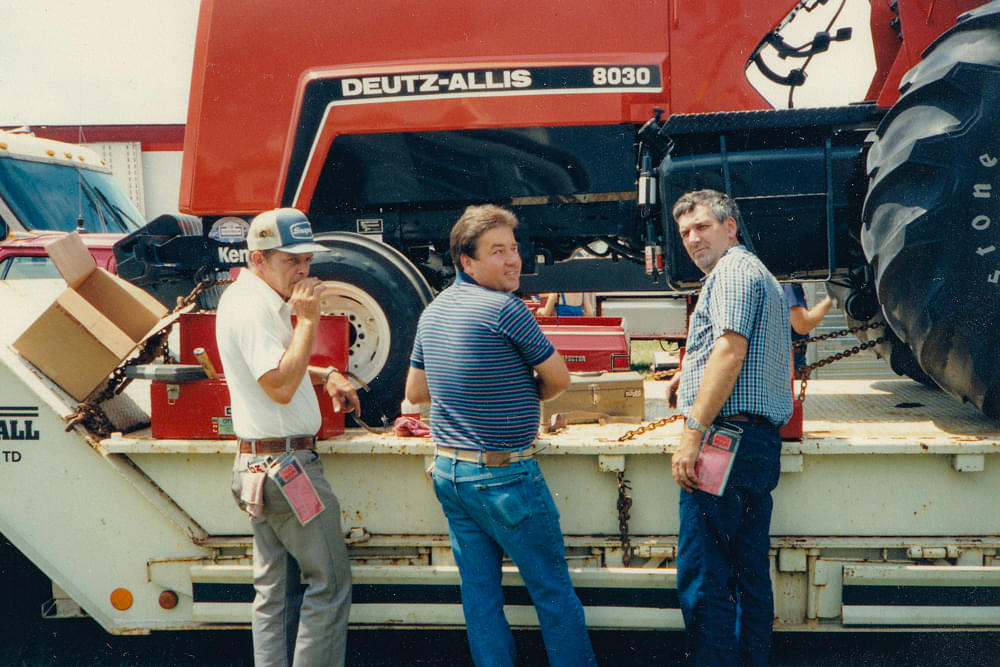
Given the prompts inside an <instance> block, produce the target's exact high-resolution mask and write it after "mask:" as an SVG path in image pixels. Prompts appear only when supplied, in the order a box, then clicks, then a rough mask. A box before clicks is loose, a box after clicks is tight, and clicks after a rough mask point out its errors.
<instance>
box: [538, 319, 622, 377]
mask: <svg viewBox="0 0 1000 667" xmlns="http://www.w3.org/2000/svg"><path fill="white" fill-rule="evenodd" d="M538 324H539V325H540V326H541V328H542V332H543V333H544V334H545V335H546V336H547V337H548V339H549V340H550V341H552V344H553V345H554V346H555V348H556V350H557V351H558V352H559V354H561V355H562V357H563V359H564V360H565V361H566V367H567V368H569V370H570V371H574V372H581V371H628V370H631V368H632V357H631V354H630V352H629V341H628V336H626V335H625V327H624V326H623V324H622V318H620V317H572V318H567V317H560V318H556V317H539V318H538Z"/></svg>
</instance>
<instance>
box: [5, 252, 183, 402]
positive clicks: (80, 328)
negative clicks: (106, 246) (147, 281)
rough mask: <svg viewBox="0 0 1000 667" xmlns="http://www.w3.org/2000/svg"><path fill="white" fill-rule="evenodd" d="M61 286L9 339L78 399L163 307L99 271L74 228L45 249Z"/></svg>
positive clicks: (102, 378) (163, 311)
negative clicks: (51, 300) (61, 280)
mask: <svg viewBox="0 0 1000 667" xmlns="http://www.w3.org/2000/svg"><path fill="white" fill-rule="evenodd" d="M46 248H47V250H48V252H49V256H50V257H51V258H52V262H53V263H54V264H55V265H56V268H57V269H59V273H61V274H62V276H63V278H64V279H65V280H66V283H67V288H66V290H65V291H64V292H63V293H62V294H60V295H59V296H58V297H57V298H56V300H55V302H54V303H53V304H52V305H51V306H49V307H48V308H47V309H46V310H45V312H43V313H42V314H41V315H40V316H39V317H38V318H37V319H36V320H35V321H34V322H33V323H32V324H31V325H30V326H29V327H28V328H27V329H26V330H25V331H24V333H22V334H21V336H20V337H19V338H18V339H17V340H16V341H14V345H13V347H14V349H15V350H17V351H18V352H19V353H20V354H21V356H23V357H24V358H25V359H27V360H28V361H30V362H31V363H32V364H34V365H35V366H36V367H37V368H38V370H40V371H41V372H42V373H44V374H45V375H47V376H48V377H49V378H50V379H51V380H52V381H53V382H55V383H56V384H57V385H59V386H60V387H62V388H63V389H64V390H65V391H66V393H67V394H69V395H70V396H72V397H73V398H74V399H76V400H78V401H82V400H84V399H85V398H87V396H88V395H90V394H91V393H92V392H93V391H94V390H95V389H97V388H98V387H99V386H100V385H101V384H102V383H103V382H104V381H105V380H106V379H107V378H108V376H109V375H110V374H111V372H112V371H113V370H114V369H115V368H116V367H117V366H118V364H120V363H121V362H122V361H123V360H124V359H125V358H127V357H128V356H129V354H131V353H132V351H133V350H134V349H135V348H136V346H137V345H138V344H139V343H141V342H142V341H143V340H144V339H145V337H146V336H148V335H149V334H150V333H152V332H153V331H155V330H157V328H158V327H157V325H158V324H159V323H160V320H161V319H162V318H163V317H164V315H166V314H167V309H166V308H164V307H163V305H162V304H161V303H160V302H159V301H157V300H156V299H154V298H153V297H152V296H150V295H149V294H148V293H146V292H145V291H143V290H142V289H140V288H138V287H136V286H135V285H132V284H131V283H129V282H127V281H125V280H122V279H121V278H119V277H118V276H115V275H112V274H111V273H108V272H107V271H105V270H104V269H100V268H98V267H97V265H96V264H95V263H94V258H93V257H92V256H91V254H90V252H89V251H88V250H87V247H86V246H85V245H84V244H83V241H81V240H80V237H79V234H77V233H76V232H74V233H72V234H67V235H66V236H65V237H63V238H61V239H59V240H57V241H53V242H52V243H50V244H48V246H47V247H46Z"/></svg>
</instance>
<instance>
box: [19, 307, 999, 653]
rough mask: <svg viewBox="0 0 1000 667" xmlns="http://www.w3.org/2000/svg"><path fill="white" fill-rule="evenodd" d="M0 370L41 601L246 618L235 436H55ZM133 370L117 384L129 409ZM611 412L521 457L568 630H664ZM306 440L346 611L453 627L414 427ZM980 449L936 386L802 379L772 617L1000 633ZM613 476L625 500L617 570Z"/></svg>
mask: <svg viewBox="0 0 1000 667" xmlns="http://www.w3.org/2000/svg"><path fill="white" fill-rule="evenodd" d="M25 316H27V315H25ZM0 376H2V377H0V393H2V395H3V397H2V400H0V404H2V405H4V406H7V407H8V408H9V409H10V410H9V413H10V414H13V415H14V416H10V414H9V415H7V416H6V426H7V429H6V430H7V436H8V438H7V439H8V441H7V442H4V443H3V444H4V446H5V449H4V451H5V453H4V454H3V455H2V456H3V457H5V459H4V462H3V464H2V465H0V497H2V500H3V502H2V503H0V531H2V532H3V534H4V535H5V536H7V538H8V539H9V540H10V541H11V542H12V543H13V544H14V545H15V546H17V547H18V548H19V549H20V550H21V551H22V552H23V553H24V554H25V555H26V556H28V558H29V559H31V560H32V561H33V562H34V563H35V564H36V565H37V566H38V567H39V568H40V569H41V570H42V571H43V572H44V573H45V574H46V575H47V576H49V577H50V578H51V579H52V581H53V599H52V600H51V601H50V604H49V605H48V606H47V607H46V614H47V615H48V616H52V617H68V616H76V615H80V614H88V615H90V616H93V617H94V618H95V619H96V620H97V621H98V622H99V623H100V624H101V625H102V626H103V627H104V628H105V629H106V630H108V631H110V632H114V633H146V632H149V631H151V630H158V629H199V628H219V627H246V625H247V623H248V622H249V618H250V601H251V599H252V595H253V592H252V585H251V580H252V569H251V564H252V541H251V539H250V536H249V530H248V528H249V524H248V519H247V517H246V516H245V515H244V514H243V513H242V512H240V511H239V510H238V509H237V507H236V505H235V503H234V502H233V498H232V496H231V493H230V491H229V481H230V477H231V468H232V462H233V453H234V451H235V443H234V442H233V441H232V440H158V439H154V438H152V437H151V435H150V431H149V429H148V428H147V429H145V430H138V431H134V432H130V433H112V434H111V436H110V437H105V438H101V437H97V436H96V435H94V434H92V433H90V432H88V431H86V430H85V429H83V428H82V427H80V426H74V427H72V428H70V429H69V430H68V431H67V430H66V429H67V427H66V419H67V418H68V416H69V415H70V414H71V413H72V412H73V410H74V409H75V407H76V404H75V402H74V401H72V400H71V399H69V397H68V396H66V395H65V394H64V393H63V392H62V391H61V390H60V389H59V388H58V387H56V386H55V385H54V384H52V382H51V381H49V380H48V379H47V378H46V377H44V376H42V375H41V374H39V373H38V372H37V371H36V370H35V369H34V368H33V367H31V366H30V365H29V364H27V362H25V361H24V360H23V359H22V358H21V357H19V356H18V355H17V354H16V353H15V352H13V351H12V350H11V349H9V348H7V347H6V346H4V347H3V348H2V349H0ZM143 382H144V381H134V382H133V384H132V385H131V386H130V387H129V389H128V391H127V392H126V394H127V396H129V397H131V398H133V399H134V402H135V406H138V409H139V410H140V411H141V410H142V409H143V406H142V403H143V400H148V393H149V391H148V385H144V384H143ZM665 386H666V383H664V382H652V381H647V382H646V383H645V388H646V417H647V419H649V420H650V421H653V420H656V419H659V418H661V417H664V416H667V415H668V414H669V413H670V410H669V409H668V408H667V407H666V403H665V400H664V397H663V396H664V392H665ZM144 397H146V398H145V399H144ZM135 406H133V409H134V408H135ZM633 428H634V426H633V425H627V424H605V425H596V424H595V425H574V426H570V427H569V428H567V429H566V430H565V431H564V432H561V433H558V434H551V435H548V434H544V435H542V436H540V439H539V444H540V445H542V446H543V447H544V449H543V451H542V452H541V453H540V455H539V462H540V464H541V467H542V469H543V470H544V472H545V475H546V479H547V480H548V483H549V486H550V488H551V489H552V492H553V495H554V497H555V499H556V504H557V506H558V509H559V512H560V515H561V524H562V527H563V531H564V534H565V539H566V546H567V555H568V559H569V562H570V566H571V569H572V577H573V580H574V582H575V584H576V586H577V588H578V591H579V593H580V596H581V599H582V600H583V602H584V605H585V610H586V614H587V619H588V623H589V624H590V626H591V627H592V628H609V629H612V628H621V629H625V628H628V629H660V630H662V629H680V628H681V627H682V621H681V616H680V612H679V610H678V605H677V599H676V591H675V575H676V572H675V569H674V559H675V557H676V548H677V540H676V535H677V507H676V506H677V494H678V493H679V490H678V488H677V486H676V485H675V484H674V482H673V480H672V478H671V475H670V453H671V452H672V450H673V447H674V446H675V443H676V441H677V434H678V432H679V429H680V425H679V423H672V424H668V425H665V426H663V427H661V428H657V429H654V430H652V431H648V432H645V433H642V434H640V435H638V436H636V437H635V438H633V439H630V440H627V441H625V442H619V438H620V437H621V436H622V435H623V434H625V433H626V432H628V431H629V430H630V429H633ZM17 434H20V436H18V435H17ZM16 437H20V438H21V440H19V441H15V438H16ZM318 451H319V454H320V456H322V457H323V459H324V466H325V469H326V471H327V476H328V478H329V479H330V482H331V484H332V486H333V488H334V489H335V491H336V493H337V495H338V497H339V499H340V503H341V509H342V525H343V529H344V532H345V533H346V534H347V539H348V542H349V551H350V554H351V558H352V562H353V569H354V582H355V587H354V606H353V609H352V616H351V622H352V624H353V626H354V627H394V626H399V627H411V628H412V627H429V628H447V627H459V626H461V625H462V622H463V621H462V611H461V604H460V599H459V590H458V572H457V569H456V568H455V566H454V563H453V560H452V558H451V552H450V548H449V543H448V533H447V524H446V522H445V518H444V515H443V513H442V512H441V510H440V507H439V505H438V502H437V500H436V498H435V497H434V492H433V489H432V486H431V483H430V479H429V477H428V475H427V473H426V469H427V466H428V465H429V464H430V462H431V460H432V456H433V445H432V443H431V441H430V440H429V439H421V438H399V437H395V436H393V435H384V434H373V433H369V432H367V431H364V430H360V429H348V430H347V432H346V433H345V434H344V435H343V436H340V437H336V438H332V439H329V440H323V441H320V442H319V443H318ZM14 458H16V461H15V460H14ZM998 463H1000V438H998V433H997V427H996V424H995V423H994V422H992V421H991V420H989V419H988V418H986V417H984V416H983V415H982V414H981V413H980V412H978V411H977V410H975V409H974V408H973V407H971V406H968V405H961V404H958V403H956V402H955V401H953V400H952V399H950V398H948V397H946V396H944V395H942V394H941V393H939V392H937V391H934V390H931V389H928V388H926V387H924V386H922V385H920V384H918V383H915V382H913V381H910V380H874V381H861V380H837V381H834V380H816V381H812V382H810V383H809V388H808V397H807V400H806V402H805V419H804V437H803V439H802V440H801V441H788V442H785V443H784V445H783V451H782V457H781V465H782V475H781V481H780V484H779V486H778V488H777V490H776V491H775V494H774V497H775V513H774V520H773V522H772V547H773V548H772V568H773V571H772V575H773V578H774V582H775V591H776V597H775V600H776V627H777V628H778V629H782V630H810V629H822V630H837V629H849V630H859V629H878V628H887V627H890V628H895V629H913V630H917V629H919V630H943V629H955V628H962V629H975V630H1000V562H998V561H997V549H998V547H1000V520H998V516H997V512H996V511H995V490H996V489H997V488H1000V465H998ZM619 472H620V473H622V475H621V479H622V480H623V481H624V483H625V484H624V488H625V491H626V493H627V494H628V495H629V496H630V497H631V499H632V504H631V509H630V511H629V516H628V518H627V521H625V522H624V523H625V526H626V527H627V537H628V540H629V544H630V547H631V551H630V553H631V556H632V557H631V559H630V563H629V566H628V567H625V566H624V564H625V563H624V561H625V559H624V558H623V556H624V552H623V549H622V531H621V527H622V521H621V519H622V517H621V516H620V515H619V511H618V502H619V489H620V485H619V475H618V473H619ZM505 584H506V585H507V594H508V598H507V602H508V612H509V614H508V615H509V618H510V620H511V623H512V625H514V626H516V627H534V626H535V625H536V624H537V620H536V618H535V616H534V611H533V609H532V606H531V604H530V599H528V597H527V594H526V592H525V590H524V588H523V587H522V586H521V585H520V581H519V579H518V577H517V572H516V569H515V568H513V566H511V567H509V568H508V569H507V571H506V574H505ZM122 590H124V591H127V592H128V595H127V596H126V595H125V594H124V593H122V592H121V591H122ZM123 598H125V599H127V600H129V603H128V605H127V606H124V608H120V607H123V604H122V599H123ZM164 598H166V599H167V600H168V601H169V600H170V599H176V604H175V605H174V606H172V607H170V608H166V607H165V606H164V604H163V601H164ZM116 605H117V606H116Z"/></svg>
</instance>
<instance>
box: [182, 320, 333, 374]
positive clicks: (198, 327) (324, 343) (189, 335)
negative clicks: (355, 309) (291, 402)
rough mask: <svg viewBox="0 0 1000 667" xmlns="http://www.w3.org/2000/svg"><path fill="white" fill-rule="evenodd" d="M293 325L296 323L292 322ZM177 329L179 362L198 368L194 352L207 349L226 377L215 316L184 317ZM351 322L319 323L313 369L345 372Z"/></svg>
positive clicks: (217, 369)
mask: <svg viewBox="0 0 1000 667" xmlns="http://www.w3.org/2000/svg"><path fill="white" fill-rule="evenodd" d="M293 321H294V319H293ZM178 326H179V327H180V362H181V363H182V364H196V363H198V360H197V359H195V357H194V350H195V348H198V347H203V348H205V352H207V353H208V358H209V359H211V360H212V364H214V365H215V370H216V371H218V372H219V375H225V370H224V369H223V368H222V360H221V359H220V358H219V347H218V345H216V343H215V313H182V314H181V316H180V318H179V320H178ZM350 332H351V327H350V322H349V321H348V319H347V317H345V316H343V315H323V316H322V317H321V318H320V321H319V328H318V329H317V331H316V338H315V339H314V340H313V349H312V357H311V358H310V359H309V363H311V364H312V365H313V366H324V367H325V366H336V367H337V368H341V369H346V368H347V366H348V354H347V350H348V345H349V342H350V338H349V337H350Z"/></svg>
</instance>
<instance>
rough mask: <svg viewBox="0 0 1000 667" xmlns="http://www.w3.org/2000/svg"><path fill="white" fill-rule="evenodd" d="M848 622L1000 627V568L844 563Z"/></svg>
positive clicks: (864, 624) (844, 600)
mask: <svg viewBox="0 0 1000 667" xmlns="http://www.w3.org/2000/svg"><path fill="white" fill-rule="evenodd" d="M841 611H842V614H843V623H844V625H845V626H871V625H880V626H936V625H940V626H987V627H989V626H1000V567H979V566H961V565H954V566H950V565H944V566H937V565H902V564H899V565H893V564H861V563H859V564H853V565H847V564H845V565H844V587H843V606H842V610H841Z"/></svg>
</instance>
